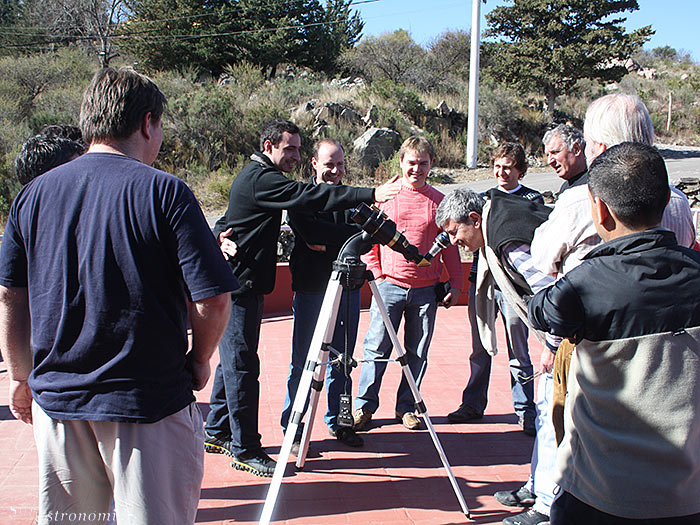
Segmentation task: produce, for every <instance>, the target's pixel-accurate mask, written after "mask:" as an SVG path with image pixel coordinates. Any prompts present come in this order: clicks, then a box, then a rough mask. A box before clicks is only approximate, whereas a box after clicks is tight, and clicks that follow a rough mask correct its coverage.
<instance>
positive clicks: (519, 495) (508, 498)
mask: <svg viewBox="0 0 700 525" xmlns="http://www.w3.org/2000/svg"><path fill="white" fill-rule="evenodd" d="M493 497H494V498H496V501H498V503H500V504H501V505H506V506H508V507H531V506H532V505H534V504H535V495H534V494H533V493H532V492H530V491H529V490H528V489H526V488H525V487H520V488H519V489H518V490H499V491H498V492H496V493H495V494H494V495H493Z"/></svg>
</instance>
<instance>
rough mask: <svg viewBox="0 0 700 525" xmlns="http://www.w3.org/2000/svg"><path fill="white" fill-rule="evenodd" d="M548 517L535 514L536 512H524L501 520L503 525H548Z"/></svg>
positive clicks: (538, 513) (539, 513)
mask: <svg viewBox="0 0 700 525" xmlns="http://www.w3.org/2000/svg"><path fill="white" fill-rule="evenodd" d="M548 522H549V516H547V515H546V514H542V513H541V512H537V511H536V510H532V509H530V510H526V511H525V512H521V513H520V514H517V515H515V516H511V517H510V518H506V519H504V520H503V525H539V524H540V523H548Z"/></svg>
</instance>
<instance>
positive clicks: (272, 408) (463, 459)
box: [0, 306, 540, 525]
mask: <svg viewBox="0 0 700 525" xmlns="http://www.w3.org/2000/svg"><path fill="white" fill-rule="evenodd" d="M368 321H369V313H368V311H363V312H362V314H361V320H360V334H364V333H365V331H366V327H367V324H368ZM291 329H292V319H291V316H290V315H283V316H277V317H270V318H267V319H265V320H264V322H263V327H262V336H261V346H260V355H261V361H262V374H261V406H260V420H261V428H260V430H261V433H262V436H263V445H265V446H266V447H267V450H268V452H269V453H270V454H271V455H272V456H273V457H275V455H276V454H277V453H278V451H279V447H280V445H281V443H282V432H281V430H280V428H279V413H280V411H281V407H282V402H283V399H284V386H285V380H286V376H287V371H288V367H289V352H290V334H291ZM400 335H401V334H400ZM498 337H499V344H500V346H501V350H502V351H501V353H499V355H498V356H497V357H496V358H495V366H494V369H493V372H492V380H491V388H490V392H489V396H490V399H489V406H488V409H487V412H486V416H485V417H484V418H483V419H482V420H480V421H478V422H477V423H472V424H461V425H452V424H450V423H448V422H447V419H446V417H445V415H446V414H447V413H448V412H450V411H452V410H454V409H455V408H456V407H457V406H458V405H459V400H460V393H461V391H462V389H463V388H464V386H465V383H466V380H467V376H468V369H467V358H468V353H469V349H470V344H469V338H470V335H469V323H468V322H467V312H466V307H464V306H457V307H453V308H451V309H450V310H445V309H444V308H441V309H440V310H439V313H438V321H437V328H436V332H435V337H434V339H433V343H432V347H431V350H430V359H429V363H430V364H429V367H428V372H427V374H426V377H425V379H424V381H423V386H422V388H421V391H422V394H423V397H424V399H425V402H426V405H427V407H428V412H429V414H430V417H431V419H432V421H433V424H434V426H435V428H436V431H437V433H438V436H439V438H440V441H441V442H442V445H443V447H444V449H445V452H446V454H447V457H448V459H449V461H450V463H451V465H452V468H453V471H454V474H455V477H456V478H457V481H458V483H459V486H460V488H461V489H462V492H463V494H464V497H465V499H466V501H467V505H468V506H469V508H470V510H471V515H472V520H473V521H472V522H473V523H481V524H487V523H500V522H501V520H502V519H503V518H504V517H506V516H509V515H511V514H513V513H515V512H517V510H514V509H508V508H506V507H503V506H501V505H499V504H498V503H497V502H496V501H495V500H494V498H493V493H494V492H495V491H497V490H504V489H511V488H516V487H518V486H519V483H520V482H521V481H523V480H524V479H525V478H526V477H527V474H528V471H529V461H530V453H531V449H532V442H533V440H532V438H528V437H527V436H525V435H524V434H523V433H522V432H521V431H520V428H519V427H518V425H517V418H516V417H515V415H514V414H513V409H512V402H511V397H510V379H509V374H508V366H507V363H508V358H507V352H505V343H504V341H505V339H504V335H503V331H502V326H501V324H500V322H499V333H498ZM360 345H361V341H360V343H359V344H358V347H359V346H360ZM532 347H533V351H532V354H533V360H537V359H539V352H540V350H539V348H540V346H539V344H538V343H533V345H532ZM358 353H361V351H360V350H358ZM4 365H5V364H4V363H0V450H1V452H0V523H2V524H5V523H12V524H27V525H28V524H31V523H34V520H35V517H36V513H37V469H36V449H35V447H34V442H33V437H32V430H31V427H30V426H28V425H25V424H23V423H20V422H18V421H16V420H14V419H13V418H12V416H11V415H10V412H9V409H8V407H7V403H8V400H7V386H8V379H7V372H6V370H5V366H4ZM399 376H400V368H399V366H398V365H397V364H394V365H390V367H389V369H388V370H387V374H386V376H385V379H384V383H383V385H382V393H381V403H382V404H381V406H380V408H379V411H378V412H377V414H376V415H375V420H374V423H373V426H372V428H371V429H370V430H369V431H368V432H365V433H363V436H364V437H365V447H364V448H362V449H350V448H347V447H344V446H343V445H341V444H340V443H338V442H337V441H336V440H335V439H334V438H331V437H330V436H329V435H328V432H327V430H326V427H325V425H324V424H323V421H322V419H321V417H322V416H321V414H320V412H322V411H323V410H321V409H325V401H323V400H322V401H321V404H320V406H319V414H318V420H317V422H316V423H315V425H314V430H313V435H312V441H311V453H310V454H309V457H308V459H307V461H306V465H305V467H304V469H303V471H299V472H297V471H296V470H295V467H294V465H293V463H292V462H290V464H289V466H288V468H287V477H286V478H285V479H284V482H283V484H282V488H281V491H280V496H279V498H278V502H277V506H276V508H275V513H274V515H273V519H274V522H275V523H288V524H295V525H296V524H299V525H300V524H319V525H325V524H333V523H338V524H342V523H355V524H386V525H394V524H445V525H446V524H457V523H468V521H467V520H466V519H465V517H464V515H463V514H462V513H461V511H460V507H459V504H458V502H457V499H456V497H455V494H454V492H453V491H452V487H451V485H450V483H449V480H448V478H447V476H446V475H445V471H444V469H443V468H442V465H441V463H440V459H439V457H438V455H437V453H436V451H435V448H434V447H433V443H432V441H431V439H430V434H429V433H428V432H427V431H426V430H423V431H417V432H416V431H414V432H412V431H409V430H406V429H404V428H403V426H401V425H400V424H399V423H398V422H397V421H396V420H395V419H394V404H393V403H394V393H395V391H396V388H397V386H398V382H399ZM353 377H354V379H355V381H356V382H357V380H358V378H359V373H358V372H357V371H355V372H354V373H353ZM208 398H209V390H208V389H207V390H205V391H203V392H200V393H198V395H197V399H198V401H199V402H200V408H201V409H202V412H203V413H206V409H207V401H208ZM292 459H293V458H292ZM228 463H229V462H228V461H227V460H226V458H225V457H224V456H220V455H212V454H206V455H205V474H204V482H203V485H202V494H201V501H200V507H199V512H198V514H197V523H211V524H223V523H241V524H243V523H257V521H258V518H259V516H260V512H261V509H262V504H263V502H264V499H265V495H266V493H267V487H268V484H269V480H268V479H263V478H257V477H255V476H253V475H251V474H247V473H244V472H239V471H235V470H233V469H232V468H231V467H230V466H229V464H228ZM125 525H129V524H125ZM154 525H161V524H154ZM162 525H177V524H162Z"/></svg>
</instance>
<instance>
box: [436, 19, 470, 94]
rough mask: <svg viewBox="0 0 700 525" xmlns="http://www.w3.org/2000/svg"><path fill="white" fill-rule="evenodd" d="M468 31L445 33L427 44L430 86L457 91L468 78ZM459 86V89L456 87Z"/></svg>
mask: <svg viewBox="0 0 700 525" xmlns="http://www.w3.org/2000/svg"><path fill="white" fill-rule="evenodd" d="M470 48H471V35H470V33H469V32H468V31H445V32H444V33H442V34H441V35H440V36H438V37H437V38H435V39H434V40H433V41H431V42H430V43H429V44H428V57H427V69H428V71H429V72H430V77H431V79H432V83H431V84H432V85H430V86H426V87H430V88H432V87H438V88H441V89H443V90H452V91H458V90H460V89H463V86H462V83H463V82H465V81H466V80H467V78H468V77H469V58H470V57H469V50H470ZM458 86H459V87H458Z"/></svg>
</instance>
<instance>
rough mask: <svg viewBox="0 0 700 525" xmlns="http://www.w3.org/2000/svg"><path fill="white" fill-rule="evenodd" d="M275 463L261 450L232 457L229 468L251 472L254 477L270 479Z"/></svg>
mask: <svg viewBox="0 0 700 525" xmlns="http://www.w3.org/2000/svg"><path fill="white" fill-rule="evenodd" d="M275 465H276V463H275V462H274V461H273V460H272V458H270V456H268V455H267V454H266V453H265V451H264V450H263V449H261V448H260V449H258V450H251V451H247V452H243V453H241V454H238V455H237V456H233V461H231V466H232V467H233V468H235V469H236V470H245V471H247V472H252V473H253V474H255V475H256V476H261V477H263V478H271V477H272V474H273V473H274V472H275Z"/></svg>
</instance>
